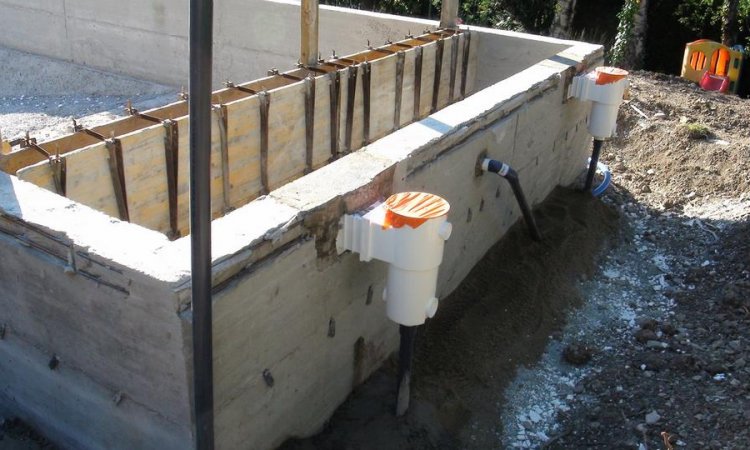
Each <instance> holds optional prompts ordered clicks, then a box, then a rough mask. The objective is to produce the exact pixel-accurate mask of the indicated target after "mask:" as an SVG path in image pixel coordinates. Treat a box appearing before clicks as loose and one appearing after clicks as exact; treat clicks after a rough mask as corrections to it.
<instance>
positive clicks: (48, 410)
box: [0, 174, 192, 448]
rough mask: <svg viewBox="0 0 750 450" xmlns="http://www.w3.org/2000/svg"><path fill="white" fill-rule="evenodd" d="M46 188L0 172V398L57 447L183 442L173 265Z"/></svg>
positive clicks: (183, 380)
mask: <svg viewBox="0 0 750 450" xmlns="http://www.w3.org/2000/svg"><path fill="white" fill-rule="evenodd" d="M50 194H51V193H49V192H47V191H44V190H39V189H38V188H36V187H35V186H33V185H30V184H28V183H24V182H21V181H19V180H18V179H16V178H15V177H11V176H8V175H6V174H2V175H0V199H2V201H1V203H2V205H1V206H0V254H2V255H3V262H2V265H1V266H0V403H2V404H3V405H4V406H5V407H6V408H9V409H11V410H12V411H13V412H14V413H15V414H18V415H20V416H21V417H23V418H24V419H25V420H27V421H29V422H30V423H33V424H37V425H39V426H40V428H42V429H43V430H44V433H45V434H47V435H49V436H50V437H51V438H52V439H53V440H55V441H56V442H58V443H59V444H60V445H62V446H64V447H69V448H147V447H152V448H157V447H159V448H187V447H189V446H190V442H191V440H192V438H191V428H190V422H191V410H190V391H189V386H188V384H187V382H188V379H189V374H188V367H189V366H188V364H189V363H188V360H187V358H186V357H187V356H189V355H188V354H186V353H185V349H186V347H185V344H184V342H183V330H182V328H181V324H180V323H179V321H178V320H176V316H177V307H178V302H177V296H176V294H175V293H174V292H173V291H172V289H171V288H170V285H169V282H168V280H169V278H168V277H167V278H165V277H163V276H161V275H160V274H159V272H160V271H162V272H164V271H166V272H171V271H172V268H171V267H169V265H168V264H165V266H164V267H162V268H158V267H155V268H154V269H155V270H151V271H146V272H144V269H146V267H145V266H141V267H139V265H138V264H137V261H136V260H137V259H140V258H141V257H142V255H140V254H139V255H134V254H133V251H132V250H128V246H132V245H133V244H135V243H138V244H139V246H140V245H143V247H141V248H139V249H138V250H139V251H146V252H149V251H150V250H153V247H151V248H149V245H148V244H149V242H153V240H154V239H155V238H156V239H157V240H158V241H159V242H160V241H161V235H160V234H159V233H156V232H152V231H149V230H146V229H143V228H140V227H130V226H128V228H135V229H132V230H130V231H128V232H126V233H125V234H121V233H120V230H121V228H120V227H118V226H114V227H113V225H115V224H113V223H112V219H111V217H108V216H106V215H104V214H102V213H99V212H96V211H93V210H90V209H89V208H86V207H84V206H81V205H79V204H76V203H73V202H71V201H69V200H67V199H64V198H62V197H60V196H57V195H50ZM48 207H49V208H52V211H53V212H49V210H48V209H47V208H48ZM113 238H117V239H119V238H122V239H125V241H123V242H122V244H123V245H121V246H119V245H117V244H115V245H112V244H113V240H117V239H113ZM126 242H127V243H126ZM118 247H119V248H118ZM129 256H131V257H133V259H129ZM54 361H57V363H55V362H54Z"/></svg>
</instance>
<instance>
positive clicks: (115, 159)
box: [104, 138, 130, 222]
mask: <svg viewBox="0 0 750 450" xmlns="http://www.w3.org/2000/svg"><path fill="white" fill-rule="evenodd" d="M104 143H105V145H106V146H107V150H108V151H109V174H110V176H111V177H112V187H113V188H114V191H115V200H116V201H117V210H118V212H119V214H120V219H121V220H125V221H127V222H130V213H129V212H128V194H127V188H126V186H125V170H124V168H123V163H122V143H121V142H120V140H119V139H117V138H112V139H106V140H105V141H104Z"/></svg>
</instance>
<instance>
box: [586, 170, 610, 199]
mask: <svg viewBox="0 0 750 450" xmlns="http://www.w3.org/2000/svg"><path fill="white" fill-rule="evenodd" d="M596 171H597V172H599V173H601V174H602V175H604V180H602V182H601V183H600V184H599V186H597V187H595V188H594V189H593V190H592V191H591V193H592V194H593V195H594V196H595V197H599V196H600V195H602V194H603V193H604V191H606V190H607V188H608V187H609V185H610V183H611V182H612V174H611V173H610V171H609V167H607V166H606V164H604V163H602V162H599V163H597V164H596Z"/></svg>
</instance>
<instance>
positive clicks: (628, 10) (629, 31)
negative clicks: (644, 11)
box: [609, 0, 640, 66]
mask: <svg viewBox="0 0 750 450" xmlns="http://www.w3.org/2000/svg"><path fill="white" fill-rule="evenodd" d="M639 3H640V0H625V4H624V5H622V9H621V10H620V12H619V13H617V18H618V19H619V20H620V22H619V23H618V25H617V36H615V43H614V45H612V48H611V49H610V54H609V59H610V63H611V64H612V65H614V66H621V65H623V63H625V61H626V58H627V52H628V47H629V46H630V42H631V40H632V38H633V25H634V22H635V15H636V13H637V12H638V6H639Z"/></svg>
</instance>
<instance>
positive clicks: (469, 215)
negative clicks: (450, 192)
mask: <svg viewBox="0 0 750 450" xmlns="http://www.w3.org/2000/svg"><path fill="white" fill-rule="evenodd" d="M469 222H471V208H469V209H468V211H466V223H469Z"/></svg>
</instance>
